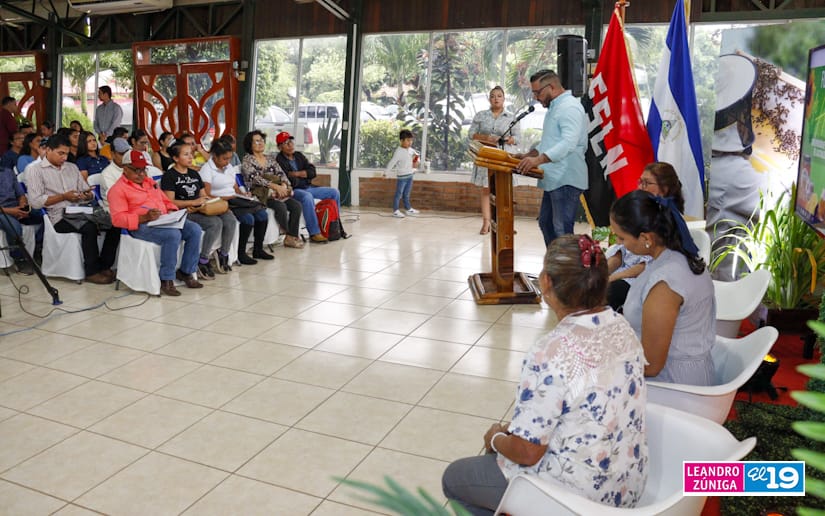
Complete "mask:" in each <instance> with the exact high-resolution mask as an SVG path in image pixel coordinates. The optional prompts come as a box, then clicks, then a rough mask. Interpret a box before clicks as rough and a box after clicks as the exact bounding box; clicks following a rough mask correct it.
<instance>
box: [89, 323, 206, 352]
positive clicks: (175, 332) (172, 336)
mask: <svg viewBox="0 0 825 516" xmlns="http://www.w3.org/2000/svg"><path fill="white" fill-rule="evenodd" d="M189 333H192V329H191V328H184V327H181V326H175V325H173V324H162V323H158V322H154V321H143V322H141V323H140V326H139V327H138V331H135V330H126V331H122V332H120V333H118V334H115V335H112V336H110V337H107V338H105V339H103V340H105V341H106V342H109V343H111V344H117V345H119V346H128V347H130V348H137V349H142V350H144V351H153V350H156V349H158V348H161V347H163V346H165V345H166V344H168V343H170V342H173V341H175V340H177V339H179V338H181V337H183V336H184V335H187V334H189Z"/></svg>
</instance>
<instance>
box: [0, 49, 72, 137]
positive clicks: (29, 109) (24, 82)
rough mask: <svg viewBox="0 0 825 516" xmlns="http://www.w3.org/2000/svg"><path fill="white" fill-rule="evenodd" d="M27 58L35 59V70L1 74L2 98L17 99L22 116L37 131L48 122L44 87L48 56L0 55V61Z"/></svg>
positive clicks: (37, 54) (38, 54) (42, 54)
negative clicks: (42, 124) (39, 125)
mask: <svg viewBox="0 0 825 516" xmlns="http://www.w3.org/2000/svg"><path fill="white" fill-rule="evenodd" d="M25 56H31V57H33V58H34V70H29V71H25V72H22V71H21V72H2V73H0V98H2V97H8V96H9V95H11V96H12V97H14V98H16V99H17V105H18V106H19V107H20V115H21V116H22V117H23V118H25V119H27V120H29V121H30V122H31V123H32V125H34V127H35V130H36V129H37V125H38V124H40V123H42V122H43V121H45V120H46V93H47V88H46V87H44V84H46V74H45V70H46V54H44V53H43V52H28V53H26V54H20V53H0V59H3V58H7V57H25ZM49 82H50V81H49ZM57 125H60V124H57Z"/></svg>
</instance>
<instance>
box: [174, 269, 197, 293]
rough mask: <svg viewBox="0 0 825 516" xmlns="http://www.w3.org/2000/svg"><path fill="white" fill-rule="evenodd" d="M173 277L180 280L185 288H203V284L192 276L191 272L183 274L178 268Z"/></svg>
mask: <svg viewBox="0 0 825 516" xmlns="http://www.w3.org/2000/svg"><path fill="white" fill-rule="evenodd" d="M175 277H176V278H178V279H179V280H180V281H182V282H183V283H184V284H185V285H186V287H187V288H203V284H202V283H201V282H200V281H198V280H196V279H195V277H194V276H192V275H191V274H185V273H184V272H183V271H181V270H180V269H178V271H177V272H176V273H175Z"/></svg>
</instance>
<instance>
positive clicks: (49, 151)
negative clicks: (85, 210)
mask: <svg viewBox="0 0 825 516" xmlns="http://www.w3.org/2000/svg"><path fill="white" fill-rule="evenodd" d="M68 157H69V141H68V140H67V139H66V138H65V137H64V136H60V135H58V136H52V137H51V138H49V141H48V142H47V143H46V156H45V157H44V159H43V160H42V161H41V162H40V163H37V164H35V163H32V164H31V165H29V166H28V167H26V186H27V187H28V190H29V192H28V196H29V204H31V207H32V208H34V209H40V208H46V213H47V215H48V217H49V220H50V221H51V223H52V225H53V226H54V230H55V231H57V232H58V233H80V236H81V246H82V248H83V268H84V271H85V274H86V281H88V282H89V283H97V284H101V285H105V284H108V283H112V282H114V280H115V274H114V272H112V265H113V264H114V263H115V256H116V253H117V246H118V243H120V229H118V228H115V227H113V226H112V225H111V221H109V228H108V229H107V230H106V238H105V239H104V241H103V249H98V247H97V234H98V225H97V224H96V223H95V222H93V221H92V220H89V219H88V218H84V217H78V216H74V215H73V216H71V217H67V216H66V213H65V210H66V207H68V206H70V205H73V204H78V203H84V202H89V201H91V200H92V199H93V198H94V194H93V193H92V190H91V188H90V187H89V185H88V183H86V181H85V180H84V179H83V176H81V175H80V170H78V168H77V166H76V165H75V164H74V163H67V162H66V159H67V158H68Z"/></svg>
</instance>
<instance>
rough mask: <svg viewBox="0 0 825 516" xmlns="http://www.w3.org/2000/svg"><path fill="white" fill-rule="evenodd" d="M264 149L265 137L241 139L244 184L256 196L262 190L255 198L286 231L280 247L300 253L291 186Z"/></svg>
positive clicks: (298, 214) (254, 135) (259, 134)
mask: <svg viewBox="0 0 825 516" xmlns="http://www.w3.org/2000/svg"><path fill="white" fill-rule="evenodd" d="M265 146H266V135H265V134H264V133H262V132H261V131H259V130H257V129H256V130H254V131H251V132H249V133H247V134H246V136H244V139H243V147H244V151H245V152H246V154H245V155H244V157H243V162H242V164H241V173H242V174H243V179H244V183H246V187H247V188H249V190H250V191H251V192H256V189H257V188H263V189H264V190H263V191H264V195H259V196H257V197H258V198H259V199H260V200H261V201H263V200H266V205H267V207H269V208H271V209H272V211H273V212H275V220H277V221H278V224H279V225H280V226H281V227H282V228H285V229H286V237H284V247H293V248H296V249H300V248H302V247H304V242H303V241H302V240H301V238H300V236H298V231H299V230H300V226H301V213H302V212H303V207H302V205H301V203H300V202H299V201H298V200H297V199H295V198H294V197H293V196H292V194H293V190H292V185H291V184H290V182H289V178H288V177H287V175H286V172H284V170H283V169H282V168H281V166H280V165H279V164H278V161H277V160H276V159H275V156H273V155H272V154H265V153H264V148H265ZM261 197H263V199H261ZM313 213H315V212H314V211H313Z"/></svg>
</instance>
